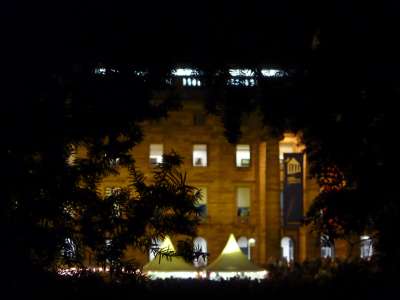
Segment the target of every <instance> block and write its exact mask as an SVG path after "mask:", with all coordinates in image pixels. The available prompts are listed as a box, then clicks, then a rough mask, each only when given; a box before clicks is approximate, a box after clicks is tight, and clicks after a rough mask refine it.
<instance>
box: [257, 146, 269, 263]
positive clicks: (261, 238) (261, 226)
mask: <svg viewBox="0 0 400 300" xmlns="http://www.w3.org/2000/svg"><path fill="white" fill-rule="evenodd" d="M258 154H259V155H258V162H257V164H258V174H257V177H258V188H257V191H258V197H259V198H258V199H259V207H258V212H259V213H258V225H257V229H256V230H257V241H256V249H257V257H258V261H257V263H258V264H261V265H264V264H266V263H267V256H266V254H267V253H266V251H267V250H266V244H267V241H266V237H267V233H266V228H267V226H266V220H267V219H266V216H265V214H266V211H267V209H266V200H265V199H266V198H265V174H266V172H265V167H266V160H265V155H266V143H265V142H263V143H260V145H259V148H258Z"/></svg>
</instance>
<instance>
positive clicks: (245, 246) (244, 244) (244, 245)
mask: <svg viewBox="0 0 400 300" xmlns="http://www.w3.org/2000/svg"><path fill="white" fill-rule="evenodd" d="M238 245H239V248H240V250H242V252H243V254H245V255H246V256H247V257H248V256H249V243H248V241H247V237H245V236H241V237H240V238H239V239H238Z"/></svg>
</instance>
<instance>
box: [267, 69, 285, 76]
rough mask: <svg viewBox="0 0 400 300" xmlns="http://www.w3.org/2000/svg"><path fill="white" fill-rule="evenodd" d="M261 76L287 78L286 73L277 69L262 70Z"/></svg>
mask: <svg viewBox="0 0 400 300" xmlns="http://www.w3.org/2000/svg"><path fill="white" fill-rule="evenodd" d="M261 74H262V76H264V77H284V76H288V74H287V72H285V71H283V70H278V69H262V70H261Z"/></svg>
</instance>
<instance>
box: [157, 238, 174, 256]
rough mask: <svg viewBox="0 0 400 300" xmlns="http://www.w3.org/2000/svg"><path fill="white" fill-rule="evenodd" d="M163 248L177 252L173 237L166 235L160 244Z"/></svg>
mask: <svg viewBox="0 0 400 300" xmlns="http://www.w3.org/2000/svg"><path fill="white" fill-rule="evenodd" d="M160 249H161V250H167V251H173V252H175V248H174V245H173V244H172V242H171V239H170V238H169V236H168V235H167V236H165V239H164V241H163V242H162V244H161V246H160Z"/></svg>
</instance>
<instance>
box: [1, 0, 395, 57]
mask: <svg viewBox="0 0 400 300" xmlns="http://www.w3.org/2000/svg"><path fill="white" fill-rule="evenodd" d="M79 2H83V1H79ZM126 2H128V1H124V2H122V3H119V2H117V1H107V2H101V1H92V2H88V1H85V3H75V2H73V1H63V0H61V1H41V2H38V1H20V2H18V1H16V2H13V3H8V4H4V3H3V4H2V6H3V8H4V9H2V12H1V14H2V17H3V15H4V18H2V19H3V22H4V26H3V28H5V29H6V33H5V37H6V38H9V40H8V41H9V42H7V43H5V44H6V45H7V46H9V47H10V49H11V52H10V53H12V54H13V55H14V56H15V57H18V56H19V57H26V58H28V57H29V59H34V58H35V57H36V58H37V59H50V60H51V59H53V60H55V61H57V60H69V59H71V60H77V59H82V58H83V59H85V58H86V59H87V58H91V59H98V60H108V59H111V60H115V59H120V60H128V61H132V62H138V61H139V62H141V61H147V60H153V61H170V60H173V61H182V62H209V61H227V62H232V63H252V62H260V61H261V62H268V63H274V62H276V63H280V62H287V63H291V62H294V63H296V62H302V61H304V59H305V57H306V55H307V53H308V51H309V49H310V46H311V40H312V36H313V34H314V33H315V32H316V30H317V29H321V28H322V32H324V33H325V34H326V36H329V37H330V38H329V42H330V43H331V45H334V47H335V48H338V51H339V52H338V54H339V55H340V51H344V52H349V53H350V52H354V53H353V54H354V55H355V56H356V57H357V56H358V54H360V53H359V52H360V51H361V50H362V51H361V52H363V53H364V54H365V52H368V53H369V52H371V53H372V52H373V51H372V50H375V49H382V47H386V43H387V39H388V38H390V36H391V34H389V32H391V31H392V30H393V29H394V28H395V27H396V26H395V25H394V23H393V24H391V23H390V22H392V21H391V17H393V20H395V19H396V18H395V14H396V11H398V9H397V8H398V5H396V4H394V2H393V4H392V5H393V8H390V6H389V8H384V6H383V4H380V3H375V4H373V5H370V4H368V3H366V1H360V3H361V4H357V3H356V2H354V1H349V0H340V1H329V3H325V2H326V1H316V0H312V1H288V0H279V1H278V0H275V1H268V0H264V1H261V0H257V1H250V0H249V1H243V0H241V1H239V0H230V1H226V0H215V1H155V0H147V1H129V3H128V4H127V3H126ZM320 2H324V3H320ZM388 20H390V21H388ZM387 22H389V23H387ZM375 38H378V39H379V40H377V41H376V40H375ZM378 45H379V47H378ZM361 54H362V53H361Z"/></svg>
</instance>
